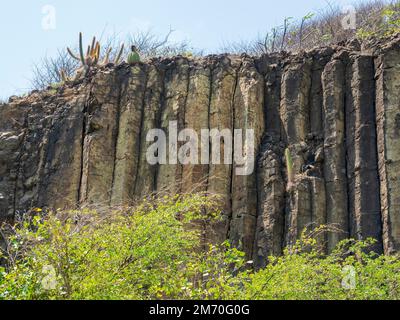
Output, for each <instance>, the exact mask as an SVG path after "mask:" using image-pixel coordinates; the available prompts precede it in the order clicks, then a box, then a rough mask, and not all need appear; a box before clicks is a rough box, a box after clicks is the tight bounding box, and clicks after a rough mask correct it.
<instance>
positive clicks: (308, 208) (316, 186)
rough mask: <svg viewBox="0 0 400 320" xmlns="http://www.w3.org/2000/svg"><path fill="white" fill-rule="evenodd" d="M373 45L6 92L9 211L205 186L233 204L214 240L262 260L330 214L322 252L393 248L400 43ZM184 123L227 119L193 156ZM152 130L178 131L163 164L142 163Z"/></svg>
mask: <svg viewBox="0 0 400 320" xmlns="http://www.w3.org/2000/svg"><path fill="white" fill-rule="evenodd" d="M372 49H373V50H372ZM372 49H369V50H363V51H355V49H354V46H353V47H346V46H335V47H329V48H322V49H315V50H312V51H309V52H304V53H300V54H297V55H290V54H286V53H282V54H275V55H268V56H263V57H257V58H254V57H249V56H246V55H242V56H231V55H214V56H208V57H204V58H196V59H188V58H185V57H176V58H168V59H153V60H151V61H149V62H148V63H146V64H138V65H136V66H134V67H130V66H128V65H124V64H122V65H119V66H118V67H114V66H112V65H109V66H106V67H103V68H102V69H99V70H96V71H94V72H93V74H91V75H90V76H89V77H87V78H86V79H85V80H83V81H82V82H81V83H75V84H74V85H69V86H64V87H62V88H60V89H58V90H56V91H55V90H47V91H43V92H34V93H32V94H31V95H29V96H27V97H25V98H13V99H10V101H9V103H7V104H4V105H1V106H0V219H1V220H12V219H13V218H14V217H15V215H17V214H19V213H22V212H24V211H25V210H28V209H29V208H32V207H50V208H71V207H78V206H88V205H96V206H103V207H108V206H118V205H124V204H133V203H134V202H135V200H137V199H138V198H141V197H143V196H146V195H149V194H151V193H160V192H171V193H181V192H195V191H201V192H209V193H213V194H219V195H220V196H221V199H222V201H223V203H224V204H223V206H222V212H221V219H220V221H218V222H216V223H214V224H212V225H211V226H204V228H205V229H204V236H205V239H206V240H207V241H211V242H221V241H224V240H226V239H229V240H231V242H232V243H233V244H234V245H235V246H237V247H239V248H240V249H242V250H244V251H245V252H246V254H247V257H248V258H249V259H252V260H254V261H255V264H256V266H263V265H265V264H266V263H267V261H268V256H269V255H271V254H280V253H282V250H283V248H284V247H285V246H286V245H290V244H291V243H293V242H294V241H296V239H298V237H299V236H300V234H301V232H302V231H303V230H304V229H305V228H312V227H315V226H318V225H321V224H329V225H332V226H335V227H336V229H337V232H334V233H329V234H327V235H326V236H322V237H321V239H320V241H321V244H323V245H324V246H325V249H326V251H330V250H332V249H333V248H334V246H335V245H336V244H337V243H338V242H339V241H340V240H341V239H345V238H348V237H353V238H357V239H366V238H369V237H372V238H375V239H376V240H377V244H376V245H375V248H374V250H375V251H377V252H385V253H388V254H391V253H394V252H398V251H399V250H400V182H399V181H398V180H399V177H398V172H400V98H399V88H400V76H399V74H400V41H399V40H398V39H394V40H392V41H387V42H386V43H383V44H381V45H379V46H378V45H376V46H375V47H374V48H372ZM171 123H172V124H173V125H174V126H175V127H174V126H172V127H171ZM187 128H191V129H194V130H195V131H196V132H197V133H198V137H199V140H201V139H200V137H201V132H202V130H211V131H212V132H213V129H214V130H215V129H217V130H219V131H218V132H219V134H220V136H216V137H215V136H214V137H213V138H212V139H209V140H206V141H203V140H201V142H200V141H199V142H200V143H199V144H198V145H197V148H198V149H197V151H198V154H199V159H197V160H198V161H197V162H196V161H194V159H193V157H192V156H193V155H192V154H191V152H190V151H189V149H182V148H181V147H182V146H185V143H186V142H187V141H188V139H189V138H190V132H188V131H185V130H184V129H187ZM151 129H162V130H163V131H164V132H165V133H166V137H167V138H174V139H175V140H176V139H178V137H175V136H174V135H176V132H178V133H179V136H180V138H182V137H183V139H179V142H178V144H176V145H167V147H166V148H165V149H164V150H159V154H158V156H159V157H163V156H165V157H166V159H167V160H168V164H151V163H149V162H148V161H147V152H148V148H149V147H150V146H151V144H152V143H153V142H149V141H147V139H146V138H147V134H148V132H149V131H150V130H151ZM225 129H227V130H226V131H223V130H225ZM235 129H242V130H246V129H252V130H254V131H253V132H254V141H255V152H256V153H255V155H256V156H255V158H254V161H253V162H254V163H252V165H254V170H253V171H251V172H250V174H248V175H238V174H237V169H240V168H241V165H242V164H238V163H237V162H236V161H235V157H236V156H237V155H236V153H238V152H240V153H241V154H240V156H244V157H245V158H246V157H249V154H248V152H247V151H246V145H240V149H239V150H235V152H233V151H232V150H230V149H229V148H226V147H227V145H229V144H230V143H231V142H232V143H234V142H238V141H235V140H238V139H239V137H240V136H238V135H237V134H236V133H235ZM214 133H215V132H214ZM242 134H243V136H245V133H244V132H242ZM286 149H288V150H289V152H290V154H291V156H292V158H293V168H292V170H293V172H294V177H295V179H294V181H293V182H292V183H288V168H287V164H286V160H285V150H286ZM182 150H183V151H182ZM218 155H220V157H218ZM179 156H180V157H186V158H185V159H186V160H187V162H186V163H182V162H180V161H178V157H179ZM209 160H213V161H211V162H210V161H209Z"/></svg>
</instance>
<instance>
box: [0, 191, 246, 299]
mask: <svg viewBox="0 0 400 320" xmlns="http://www.w3.org/2000/svg"><path fill="white" fill-rule="evenodd" d="M213 206H215V201H214V200H213V199H212V198H207V197H204V196H201V195H192V196H186V197H182V198H179V197H174V198H164V199H162V200H159V201H157V202H154V201H150V202H149V201H147V202H144V203H143V204H142V205H140V206H139V207H138V208H136V209H134V210H132V209H131V210H129V209H126V210H123V209H120V210H114V211H113V212H111V213H110V214H101V213H99V212H97V211H89V210H83V211H71V212H56V213H50V214H48V215H47V216H46V217H43V215H37V214H36V215H34V216H33V217H31V218H30V219H25V220H27V221H25V222H23V223H22V224H20V225H19V226H18V227H16V228H14V232H13V234H12V235H11V236H10V237H9V239H8V245H7V248H8V249H7V254H6V258H7V264H8V268H7V269H8V271H5V270H4V269H3V270H2V272H1V274H2V275H1V278H0V298H2V299H184V298H198V299H206V298H219V297H220V295H221V292H224V293H225V294H227V293H228V292H229V287H228V288H227V286H229V284H230V281H231V280H232V281H234V277H233V275H232V272H231V270H233V269H234V268H239V267H240V264H241V262H242V259H241V258H242V257H243V254H242V253H240V252H238V251H237V250H235V249H230V248H229V247H228V246H227V245H224V246H220V247H214V246H211V247H210V248H209V251H208V252H203V250H201V228H199V227H198V225H199V224H193V225H190V222H191V221H198V220H203V221H207V220H209V219H210V215H209V214H207V216H205V214H204V212H207V211H209V212H212V211H211V209H212V207H213ZM232 268H233V269H232Z"/></svg>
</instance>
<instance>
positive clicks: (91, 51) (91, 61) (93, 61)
mask: <svg viewBox="0 0 400 320" xmlns="http://www.w3.org/2000/svg"><path fill="white" fill-rule="evenodd" d="M67 51H68V53H69V55H70V56H71V57H72V58H73V59H75V60H77V61H80V62H81V64H82V66H81V68H79V69H78V71H77V78H79V77H80V76H81V75H82V74H85V75H86V74H87V73H88V72H89V70H90V69H91V68H92V67H94V66H97V65H106V64H108V63H109V62H110V54H111V51H112V48H108V50H107V52H106V53H105V56H104V59H103V61H102V62H100V63H99V61H100V54H101V45H100V42H99V41H96V37H93V40H92V44H91V45H89V46H88V48H87V51H86V55H85V54H84V49H83V35H82V32H80V33H79V54H75V53H74V52H73V51H72V50H71V49H70V48H67ZM123 52H124V44H121V48H120V49H119V51H118V54H117V55H116V57H115V59H114V61H113V63H114V64H118V63H119V62H120V60H121V57H122V54H123ZM60 75H61V78H62V79H63V81H64V78H65V79H66V80H67V78H66V77H65V72H63V70H61V71H60Z"/></svg>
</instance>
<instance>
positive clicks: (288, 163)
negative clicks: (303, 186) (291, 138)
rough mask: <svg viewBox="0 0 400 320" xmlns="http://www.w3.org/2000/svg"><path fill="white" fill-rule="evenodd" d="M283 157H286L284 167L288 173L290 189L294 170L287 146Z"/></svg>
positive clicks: (292, 183)
mask: <svg viewBox="0 0 400 320" xmlns="http://www.w3.org/2000/svg"><path fill="white" fill-rule="evenodd" d="M285 158H286V167H287V174H288V189H290V188H291V187H292V186H293V185H294V171H293V159H292V155H291V154H290V150H289V148H287V149H286V150H285Z"/></svg>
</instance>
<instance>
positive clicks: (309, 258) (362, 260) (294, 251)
mask: <svg viewBox="0 0 400 320" xmlns="http://www.w3.org/2000/svg"><path fill="white" fill-rule="evenodd" d="M374 243H375V241H374V240H372V239H368V240H366V241H355V240H344V241H342V242H341V243H340V244H339V245H338V246H337V247H336V249H335V250H334V251H333V252H332V253H331V254H329V255H325V254H323V253H322V252H321V250H320V247H319V246H318V245H317V240H316V239H315V238H312V237H308V236H305V235H303V237H302V239H300V240H299V241H297V243H296V245H295V246H294V247H292V248H290V249H286V250H285V252H284V254H283V256H282V257H270V261H269V262H270V263H269V265H268V266H267V267H266V268H265V269H263V270H260V271H259V272H256V273H254V274H252V275H251V276H250V277H249V281H248V282H247V283H246V285H245V290H244V291H243V292H244V294H243V298H244V299H267V300H274V299H280V300H282V299H283V300H384V299H399V298H400V287H399V285H400V273H399V271H400V260H399V259H398V257H395V256H378V255H376V254H375V253H373V252H370V251H369V250H368V249H369V248H370V247H371V246H372V245H373V244H374Z"/></svg>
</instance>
